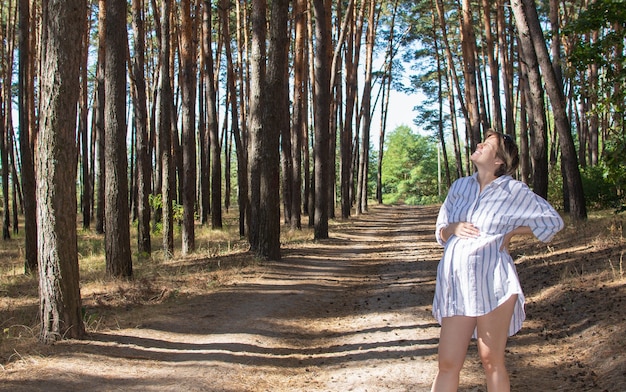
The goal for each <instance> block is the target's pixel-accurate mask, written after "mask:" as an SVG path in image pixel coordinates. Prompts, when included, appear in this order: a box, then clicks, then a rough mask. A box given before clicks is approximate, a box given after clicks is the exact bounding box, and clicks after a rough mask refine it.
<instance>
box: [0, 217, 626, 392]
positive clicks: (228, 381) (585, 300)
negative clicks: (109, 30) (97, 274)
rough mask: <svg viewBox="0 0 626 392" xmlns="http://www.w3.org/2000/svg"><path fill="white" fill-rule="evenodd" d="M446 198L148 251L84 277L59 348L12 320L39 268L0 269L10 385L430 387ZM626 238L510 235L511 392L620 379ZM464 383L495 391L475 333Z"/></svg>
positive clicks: (625, 376)
mask: <svg viewBox="0 0 626 392" xmlns="http://www.w3.org/2000/svg"><path fill="white" fill-rule="evenodd" d="M437 211H438V208H437V207H435V206H431V207H409V206H385V207H383V206H374V207H370V210H369V211H368V213H366V214H363V215H360V216H357V217H353V218H352V219H350V220H347V221H340V222H337V223H336V224H333V225H332V226H331V231H330V239H328V240H322V241H312V240H310V239H308V240H307V239H305V240H296V241H287V242H285V244H284V246H283V257H282V260H281V261H278V262H262V261H258V260H255V259H254V258H253V257H252V256H251V255H250V254H249V253H247V252H243V251H240V252H235V251H232V252H230V253H228V254H226V255H218V256H210V257H205V256H200V255H196V256H194V257H184V258H176V259H173V260H170V261H167V262H165V261H163V262H160V265H159V266H158V267H153V269H154V270H158V273H156V274H151V275H148V274H147V273H146V272H143V273H142V272H141V271H142V268H144V270H149V269H150V268H149V267H146V266H147V265H149V264H147V263H149V262H144V264H143V267H141V266H140V267H139V268H138V269H137V275H136V277H135V280H134V281H132V282H115V281H113V282H100V283H99V285H96V284H89V285H87V284H85V285H83V287H82V289H81V291H82V297H83V306H84V307H85V321H86V324H87V330H88V336H87V337H86V339H84V340H65V341H61V342H59V343H56V344H54V345H50V346H44V345H41V344H39V343H37V340H36V337H35V335H36V325H35V326H32V327H26V326H24V325H21V326H20V325H17V324H19V323H17V321H16V320H15V319H14V318H15V314H17V313H16V311H17V310H16V309H17V308H18V307H24V308H28V309H29V311H30V312H32V313H35V314H36V312H37V310H36V309H37V302H36V286H35V292H34V293H33V299H32V301H31V302H19V301H20V298H21V297H23V294H24V293H26V292H30V293H32V290H33V289H32V282H31V283H28V282H30V281H29V280H28V278H19V279H17V278H15V279H3V280H0V283H2V285H0V317H1V318H0V327H1V328H2V329H3V331H0V332H2V335H1V336H2V338H1V339H2V340H0V348H1V349H2V350H1V351H0V391H13V392H18V391H70V390H71V391H272V392H280V391H342V392H343V391H428V390H429V389H430V384H431V381H432V379H433V377H434V375H435V372H436V368H437V358H436V353H437V343H438V335H439V326H438V324H437V323H436V322H435V320H434V319H433V318H432V316H431V301H432V297H433V292H434V286H435V274H436V267H437V263H438V260H439V258H440V256H441V251H442V249H441V247H440V246H438V245H437V244H436V242H435V240H434V235H433V231H434V229H433V228H434V222H435V218H436V214H437ZM625 244H626V241H625V239H624V215H623V214H622V215H612V216H610V214H608V213H605V214H604V215H603V216H599V217H593V216H592V217H590V219H589V220H588V221H587V222H584V223H579V224H577V225H573V224H571V223H568V224H567V227H566V228H565V229H564V230H563V231H562V232H561V233H559V234H558V235H557V236H556V238H555V239H554V240H553V242H551V243H550V244H541V243H539V242H537V241H536V240H529V239H527V238H526V239H523V240H514V242H513V244H512V248H511V251H512V253H513V254H514V256H515V257H516V260H517V261H516V264H517V267H518V272H519V275H520V279H521V282H522V286H523V287H524V291H525V294H526V296H527V306H526V310H527V314H528V318H527V321H526V322H525V324H524V327H523V329H522V331H520V332H519V333H518V334H517V335H516V336H514V337H512V338H511V339H510V340H509V343H508V346H507V361H508V362H507V365H508V368H509V372H510V374H511V383H512V390H513V391H524V392H525V391H610V392H618V391H625V390H626V277H625V276H624V271H623V262H622V260H623V256H624V249H625ZM138 264H139V263H138ZM0 265H2V264H1V261H0ZM5 271H6V269H5ZM5 275H6V274H5ZM29 287H30V288H29ZM29 290H30V291H29ZM20 330H22V331H23V332H21V333H20V332H19V331H20ZM27 331H31V332H30V334H31V337H30V338H29V337H28V333H27ZM33 331H34V332H33ZM460 390H461V391H473V392H478V391H486V387H485V382H484V377H483V372H482V369H481V365H480V361H479V360H478V357H477V352H476V347H475V344H474V343H472V345H471V346H470V350H469V352H468V357H467V360H466V363H465V367H464V369H463V373H462V376H461V388H460Z"/></svg>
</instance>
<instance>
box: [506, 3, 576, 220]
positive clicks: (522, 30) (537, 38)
mask: <svg viewBox="0 0 626 392" xmlns="http://www.w3.org/2000/svg"><path fill="white" fill-rule="evenodd" d="M511 7H512V9H513V13H514V14H515V21H516V24H517V29H518V31H519V34H520V35H527V36H530V38H531V39H532V42H533V46H534V48H535V52H536V54H537V58H538V61H539V66H540V67H541V72H542V73H543V76H544V81H545V84H546V91H547V92H548V96H549V97H550V103H551V105H552V110H553V113H554V123H555V126H556V130H557V132H558V133H559V141H560V144H561V154H562V159H563V166H564V167H563V169H564V172H565V173H566V176H565V177H566V178H565V183H566V185H567V188H568V191H569V198H570V203H569V204H570V214H571V216H572V218H574V219H577V220H579V219H586V218H587V207H586V205H585V194H584V192H583V185H582V179H581V177H580V169H579V168H578V160H577V158H576V148H575V147H574V139H573V137H572V130H571V124H570V122H569V120H568V118H567V112H566V109H565V108H566V106H565V104H566V101H565V94H564V93H563V89H562V88H561V87H560V84H559V83H558V80H557V77H556V74H555V73H554V68H553V67H552V62H551V61H550V56H549V55H548V48H547V47H546V41H545V39H544V37H543V32H542V30H541V25H540V23H539V17H538V16H537V8H536V6H535V2H534V1H533V0H513V1H511Z"/></svg>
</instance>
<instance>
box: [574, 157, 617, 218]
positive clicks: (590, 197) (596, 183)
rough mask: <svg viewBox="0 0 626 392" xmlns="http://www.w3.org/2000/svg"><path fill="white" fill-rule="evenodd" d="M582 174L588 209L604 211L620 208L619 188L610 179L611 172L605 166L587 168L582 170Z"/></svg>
mask: <svg viewBox="0 0 626 392" xmlns="http://www.w3.org/2000/svg"><path fill="white" fill-rule="evenodd" d="M580 174H581V177H582V181H583V189H584V192H585V201H586V202H587V207H589V208H592V209H604V208H616V207H617V206H618V204H619V198H618V196H617V187H616V186H615V182H613V181H612V180H611V179H610V176H609V171H608V170H607V168H606V166H605V165H603V164H601V165H597V166H590V167H586V168H584V169H583V170H581V172H580Z"/></svg>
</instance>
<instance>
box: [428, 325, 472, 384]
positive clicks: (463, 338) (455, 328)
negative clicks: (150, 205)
mask: <svg viewBox="0 0 626 392" xmlns="http://www.w3.org/2000/svg"><path fill="white" fill-rule="evenodd" d="M474 328H476V317H465V316H454V317H444V318H443V320H442V321H441V334H440V336H439V349H438V357H439V371H438V372H437V377H436V378H435V381H434V382H433V386H432V392H447V391H456V390H457V388H458V387H459V374H460V373H461V368H463V362H465V356H466V355H467V347H468V346H469V342H470V339H471V338H472V333H473V332H474Z"/></svg>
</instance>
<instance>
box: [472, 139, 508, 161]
mask: <svg viewBox="0 0 626 392" xmlns="http://www.w3.org/2000/svg"><path fill="white" fill-rule="evenodd" d="M497 151H498V137H497V136H496V135H491V136H489V137H488V138H487V139H486V140H485V141H483V142H482V143H478V145H477V146H476V150H475V151H474V153H473V154H472V156H471V157H470V160H471V161H472V162H474V164H475V165H477V166H485V167H491V166H493V167H494V168H497V167H498V166H499V165H501V164H502V163H503V162H502V160H501V159H500V158H498V157H497V155H496V153H497Z"/></svg>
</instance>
